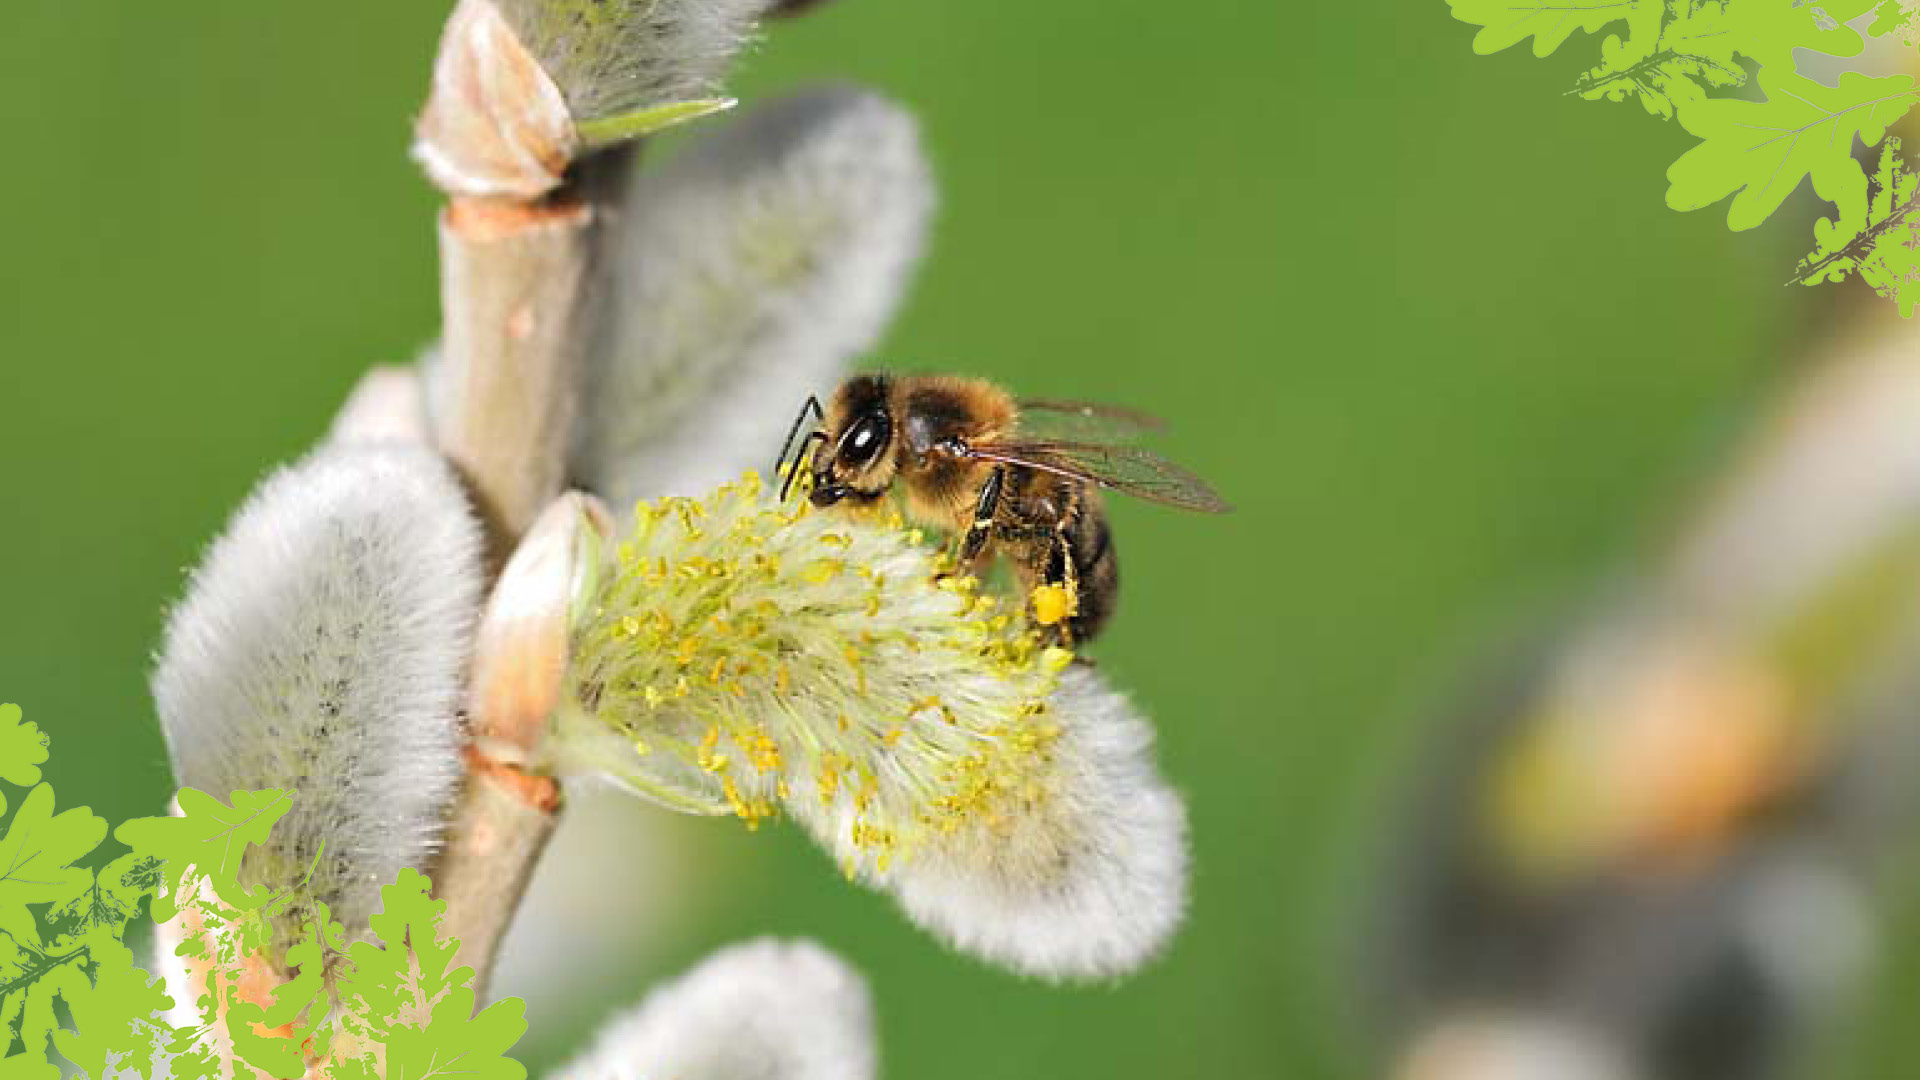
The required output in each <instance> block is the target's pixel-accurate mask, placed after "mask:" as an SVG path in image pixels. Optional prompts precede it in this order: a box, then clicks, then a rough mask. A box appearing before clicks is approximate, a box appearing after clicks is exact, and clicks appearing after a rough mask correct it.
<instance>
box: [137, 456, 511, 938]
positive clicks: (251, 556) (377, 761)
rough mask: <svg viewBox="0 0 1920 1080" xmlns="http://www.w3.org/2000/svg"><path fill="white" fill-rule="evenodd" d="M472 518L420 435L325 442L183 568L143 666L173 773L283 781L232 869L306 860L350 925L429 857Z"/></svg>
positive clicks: (460, 658) (468, 604)
mask: <svg viewBox="0 0 1920 1080" xmlns="http://www.w3.org/2000/svg"><path fill="white" fill-rule="evenodd" d="M479 596H480V534H479V526H478V524H477V523H476V522H475V520H474V518H473V515H472V513H471V512H470V510H469V509H468V506H467V502H466V499H465V497H464V495H463V494H462V492H461V490H460V487H459V485H458V483H457V482H456V481H455V479H454V477H453V474H452V472H451V471H450V470H449V469H448V468H447V466H446V465H445V464H444V463H442V461H441V460H440V459H439V458H438V457H437V456H436V455H434V454H433V453H432V452H430V451H428V450H426V449H424V448H421V447H416V446H404V445H399V444H390V445H342V444H333V445H328V446H324V447H322V448H321V449H319V450H317V451H315V452H314V453H313V454H312V455H310V456H309V457H307V458H306V459H304V460H302V461H300V462H299V463H297V464H294V465H292V466H290V467H288V468H285V469H282V470H281V471H279V472H278V473H275V474H274V475H273V476H270V477H269V478H267V480H266V481H265V482H263V483H262V484H261V485H260V487H259V488H258V489H257V490H256V491H255V492H254V494H253V495H252V496H251V497H250V498H249V499H248V500H247V502H246V504H245V505H244V506H242V507H241V509H240V511H239V512H238V513H237V514H236V515H235V517H234V519H233V521H232V522H231V524H230V525H229V526H228V528H227V530H226V533H225V534H224V535H222V536H221V537H220V538H219V539H218V540H217V541H215V542H214V544H213V546H212V547H211V549H209V551H208V552H207V555H206V558H205V561H204V562H203V563H202V565H201V567H200V568H199V569H198V570H197V571H196V572H195V573H194V575H193V578H192V582H191V584H190V585H189V587H188V590H187V596H186V598H185V599H184V600H183V601H181V603H180V604H179V606H178V607H176V608H175V609H174V611H173V613H172V615H171V617H170V618H169V620H168V624H167V630H166V640H165V642H164V644H163V645H162V647H161V651H160V657H159V664H158V666H157V668H156V670H155V672H154V676H153V693H154V699H155V701H156V703H157V705H158V707H159V712H160V720H161V724H162V726H163V727H164V729H165V732H166V737H167V746H168V751H169V754H170V756H171V757H172V761H173V769H174V775H175V777H176V778H177V779H178V781H179V783H180V784H181V785H182V786H185V787H192V788H197V789H199V790H202V791H205V792H208V793H210V794H213V795H215V796H217V797H219V798H221V799H225V798H226V797H227V796H228V794H229V793H230V792H232V791H234V790H238V789H246V790H259V789H267V788H291V789H293V790H294V791H295V792H296V797H295V799H294V803H293V809H292V810H291V811H290V812H289V813H288V814H287V816H286V817H285V818H283V819H281V821H280V823H279V824H278V825H276V826H275V828H274V830H273V834H272V839H271V844H270V846H269V847H268V848H267V849H266V850H264V851H256V852H253V853H252V854H250V856H249V858H248V861H247V863H246V864H245V865H244V866H243V868H242V876H243V880H246V881H248V882H250V883H255V882H264V883H268V884H272V885H274V886H277V887H285V886H287V885H291V884H293V883H294V882H296V881H298V880H300V879H301V877H303V876H304V875H305V874H306V872H307V868H308V867H309V865H311V864H312V863H313V860H314V858H315V856H316V854H317V853H319V851H320V849H321V845H322V844H323V843H324V845H325V855H324V857H322V858H321V859H320V862H319V864H318V868H317V869H316V870H315V871H314V876H313V880H312V883H311V886H310V888H311V892H312V895H313V896H314V897H315V898H316V899H318V900H320V901H322V902H324V903H326V904H327V905H328V906H329V908H330V909H331V910H332V913H333V915H334V918H335V919H336V920H338V921H339V922H340V923H341V924H342V925H343V926H345V927H346V928H347V930H348V932H349V933H355V932H358V931H359V930H362V929H364V928H365V926H366V924H367V918H368V916H369V915H370V914H371V913H372V912H373V911H375V910H376V909H377V907H378V904H379V888H380V886H381V885H383V884H390V883H391V882H392V881H393V880H394V878H395V876H396V875H397V874H398V872H399V871H400V870H401V869H402V868H403V867H418V866H420V865H422V864H423V863H424V862H425V861H426V858H427V856H428V854H429V853H430V852H431V851H432V849H433V846H434V844H435V842H436V840H437V837H438V832H439V828H440V820H441V815H442V812H443V809H444V807H445V805H446V803H447V801H448V800H449V799H450V797H451V795H452V792H453V790H454V785H455V782H456V780H457V778H458V776H459V773H460V766H459V751H458V745H459V730H458V725H457V714H458V709H459V706H460V702H461V695H462V692H463V675H464V671H465V668H466V661H467V653H468V649H469V646H470V639H471V636H472V630H473V623H474V619H475V615H476V610H477V608H478V605H479Z"/></svg>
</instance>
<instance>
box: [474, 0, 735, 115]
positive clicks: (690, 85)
mask: <svg viewBox="0 0 1920 1080" xmlns="http://www.w3.org/2000/svg"><path fill="white" fill-rule="evenodd" d="M497 3H498V6H499V9H500V13H501V14H502V15H503V16H505V17H506V20H507V23H508V25H510V26H512V27H513V29H514V32H515V33H516V34H517V35H518V36H519V38H520V42H521V44H522V45H524V46H525V47H526V50H527V52H528V53H529V54H531V55H532V56H533V57H534V59H535V60H537V61H539V63H540V66H541V68H542V69H544V70H545V71H546V73H547V75H548V77H550V78H552V79H553V81H554V84H555V85H556V86H558V87H559V88H560V93H561V94H562V95H563V96H564V97H565V98H566V100H567V107H568V108H569V109H570V110H571V111H572V113H573V118H574V120H575V122H585V121H592V120H599V119H604V118H607V117H611V116H617V115H620V114H622V113H628V112H632V111H635V110H638V109H647V108H653V107H655V106H659V105H667V104H672V103H675V102H681V101H688V100H692V99H695V98H702V97H706V96H708V95H709V94H711V93H713V92H714V91H715V90H716V89H718V87H719V84H720V80H721V78H722V77H724V76H725V74H726V71H727V68H728V67H729V66H730V65H731V64H732V62H733V58H734V56H735V55H736V54H738V53H739V51H740V49H741V48H742V46H744V45H745V44H746V41H747V39H748V37H749V36H750V34H751V33H752V30H753V24H754V21H755V20H756V19H758V18H759V17H760V14H761V12H762V11H763V10H765V8H766V7H767V0H497Z"/></svg>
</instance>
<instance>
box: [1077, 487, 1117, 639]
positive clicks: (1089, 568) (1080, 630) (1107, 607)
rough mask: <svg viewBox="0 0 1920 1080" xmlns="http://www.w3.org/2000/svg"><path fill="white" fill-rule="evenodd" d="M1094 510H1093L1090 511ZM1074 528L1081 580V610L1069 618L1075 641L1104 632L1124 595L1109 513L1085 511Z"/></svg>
mask: <svg viewBox="0 0 1920 1080" xmlns="http://www.w3.org/2000/svg"><path fill="white" fill-rule="evenodd" d="M1089 511H1091V512H1089ZM1078 524H1079V527H1078V528H1076V529H1075V530H1073V534H1072V543H1071V545H1070V550H1071V552H1072V555H1073V564H1074V569H1075V570H1076V571H1077V572H1078V577H1079V579H1080V581H1079V585H1080V590H1079V592H1080V595H1079V598H1078V599H1079V610H1077V611H1076V612H1075V613H1074V615H1073V618H1072V619H1070V620H1069V621H1068V627H1069V628H1070V629H1071V630H1072V632H1073V637H1074V640H1076V641H1087V640H1090V639H1091V638H1092V637H1093V636H1094V635H1095V634H1097V633H1099V632H1100V628H1101V627H1102V626H1104V625H1106V621H1107V619H1108V618H1109V617H1110V616H1111V615H1112V614H1113V608H1114V604H1115V602H1116V601H1117V600H1118V599H1119V597H1120V562H1119V559H1118V558H1117V557H1116V556H1115V554H1114V550H1113V528H1112V527H1111V526H1110V525H1108V524H1107V515H1106V514H1104V513H1101V512H1099V511H1098V510H1093V509H1092V508H1088V510H1083V511H1082V514H1081V517H1080V521H1079V523H1078Z"/></svg>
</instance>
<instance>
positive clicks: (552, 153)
mask: <svg viewBox="0 0 1920 1080" xmlns="http://www.w3.org/2000/svg"><path fill="white" fill-rule="evenodd" d="M417 134H418V141H417V144H416V157H418V158H419V159H420V161H421V162H422V164H423V165H424V166H425V167H426V170H427V173H428V175H429V176H430V177H431V178H432V179H433V180H434V182H435V183H436V184H437V185H438V186H439V187H440V188H441V189H442V190H443V191H445V192H446V193H447V194H448V195H449V196H450V203H449V205H448V207H447V208H446V210H445V211H444V212H443V213H442V215H441V220H440V254H441V306H442V315H443V319H444V329H443V338H442V349H443V352H442V355H441V359H440V367H439V370H438V372H437V374H436V379H437V385H436V388H435V393H434V399H435V408H434V434H435V438H436V441H437V442H438V444H439V446H440V448H441V450H442V451H443V452H444V453H445V454H446V455H447V457H448V458H449V459H450V460H451V461H452V462H453V463H454V465H455V466H456V467H457V468H458V469H459V470H460V472H461V475H462V476H463V477H464V478H465V480H466V482H467V484H468V485H469V488H470V490H471V492H472V494H473V496H474V501H475V504H476V506H477V507H478V508H479V511H480V513H481V516H482V519H483V520H484V521H485V523H486V526H487V531H488V538H489V554H490V565H491V566H492V568H493V569H494V571H495V572H496V573H497V572H498V570H499V568H500V567H501V566H502V565H504V564H505V562H506V560H507V559H508V557H509V556H510V555H511V554H512V552H513V550H514V548H515V547H516V546H517V545H518V543H519V542H520V540H521V538H522V537H523V536H524V535H525V533H526V531H527V529H528V527H529V526H530V525H531V524H532V523H533V521H534V519H535V517H536V516H537V515H538V514H539V513H540V511H541V510H542V509H543V508H544V507H545V506H546V505H547V504H548V503H550V502H551V501H553V500H554V499H555V498H556V497H557V496H559V495H560V494H561V489H562V485H563V483H564V480H565V467H566V455H567V451H568V449H569V447H570V445H571V443H572V437H573V423H574V416H575V412H576V403H575V400H574V396H575V393H576V387H577V386H578V384H579V378H578V372H579V367H580V363H581V356H582V353H583V351H584V343H585V340H586V338H587V335H588V328H589V326H590V323H591V310H590V308H591V304H592V296H591V293H592V289H591V288H590V280H591V272H590V268H591V264H592V262H593V249H594V245H595V241H596V235H595V234H596V229H597V222H598V216H597V215H596V214H595V212H594V209H593V207H592V206H591V205H590V204H589V203H587V202H586V201H584V200H583V199H581V198H580V197H578V196H576V195H574V194H572V193H570V192H569V191H568V190H567V189H566V185H565V177H566V173H567V169H568V167H569V165H570V164H571V163H572V160H573V158H574V156H575V155H576V154H577V153H578V152H579V145H578V142H577V140H576V139H575V138H574V135H573V125H572V121H571V119H570V118H569V117H568V115H567V112H566V105H565V102H564V100H563V98H562V96H561V94H560V92H559V90H558V88H557V87H556V86H555V85H554V84H553V82H552V81H551V80H550V79H548V78H547V76H546V75H545V73H544V72H543V71H542V70H541V68H540V67H539V65H538V64H537V63H535V61H534V60H533V58H532V57H531V56H530V55H528V53H527V52H526V50H525V49H524V48H523V47H522V46H521V44H520V42H519V41H518V39H517V38H516V37H515V36H514V34H513V32H512V30H511V29H510V28H509V27H508V26H507V24H506V21H505V20H504V19H503V18H502V17H501V16H500V13H499V12H498V10H497V9H496V8H495V7H494V5H493V4H492V3H491V2H489V0H462V2H461V4H460V5H459V6H458V7H457V8H456V9H455V11H454V14H453V16H452V18H451V19H450V20H449V21H448V24H447V30H446V33H445V35H444V36H443V38H442V40H441V46H440V55H439V57H438V59H437V61H436V63H435V69H434V80H433V91H432V95H431V97H430V99H429V101H428V103H427V106H426V108H425V110H424V111H423V112H422V114H421V119H420V123H419V126H418V129H417ZM544 721H545V718H544V717H530V716H528V715H526V714H525V713H524V712H519V711H515V710H501V709H492V708H488V707H487V706H486V704H485V703H484V702H478V703H476V707H474V708H472V709H471V710H470V713H469V722H470V724H471V726H472V730H471V734H472V736H473V739H472V745H471V747H470V749H469V751H468V753H467V765H468V776H467V783H466V784H465V786H464V788H463V791H462V793H461V796H460V798H459V801H458V802H457V803H456V805H455V808H454V812H453V815H452V818H451V821H450V823H449V830H448V834H447V843H446V847H445V848H444V849H443V851H442V853H441V855H440V858H439V860H438V865H437V866H436V867H435V868H434V873H433V875H432V876H433V878H434V881H435V892H436V894H437V895H438V896H439V897H440V898H441V899H442V900H444V901H446V903H447V911H446V915H445V922H444V926H445V928H446V931H447V932H448V934H449V935H450V936H451V937H454V938H457V939H458V940H459V941H460V952H459V956H458V959H457V962H458V963H460V964H463V965H468V966H471V967H472V968H473V969H474V970H475V971H476V973H477V978H476V984H477V987H478V988H479V989H481V991H482V992H483V993H484V987H485V983H486V980H487V978H488V976H489V974H490V972H491V970H492V967H493V962H494V957H495V954H496V953H497V951H498V949H499V945H500V941H501V938H502V937H503V936H504V935H505V933H506V930H507V927H508V925H509V924H510V923H511V921H512V917H513V912H514V911H515V909H516V908H517V907H518V906H519V903H520V899H521V896H522V895H523V893H524V892H525V889H526V884H527V881H528V880H529V878H530V877H531V876H532V872H533V867H534V865H535V863H536V862H538V860H539V857H540V853H541V851H542V850H543V849H544V848H545V846H546V843H547V840H548V838H549V837H551V835H552V833H553V829H554V826H555V825H556V824H557V822H558V813H559V809H560V791H559V788H558V785H557V783H556V782H555V781H554V780H553V779H552V778H551V777H549V776H545V775H542V774H539V773H535V772H533V771H530V770H528V769H527V768H525V767H524V763H525V762H527V761H529V760H532V758H533V752H534V751H535V750H536V749H537V743H538V739H539V737H540V733H541V730H542V728H543V725H544Z"/></svg>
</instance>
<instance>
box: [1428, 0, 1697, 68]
mask: <svg viewBox="0 0 1920 1080" xmlns="http://www.w3.org/2000/svg"><path fill="white" fill-rule="evenodd" d="M1449 5H1450V6H1451V7H1452V8H1453V17H1454V18H1456V19H1459V20H1460V21H1461V22H1467V23H1473V24H1475V25H1477V26H1481V27H1484V28H1485V29H1483V30H1481V31H1480V32H1479V33H1478V34H1475V35H1474V38H1473V51H1474V52H1477V53H1496V52H1499V51H1500V50H1501V49H1504V48H1506V47H1508V46H1510V45H1515V44H1518V43H1519V42H1522V41H1525V40H1526V39H1528V38H1532V39H1533V55H1535V56H1545V55H1547V54H1548V53H1551V52H1552V51H1553V50H1555V49H1557V48H1559V47H1560V46H1561V45H1562V44H1563V43H1565V42H1566V40H1567V39H1568V38H1569V37H1572V36H1573V35H1574V34H1575V33H1576V32H1582V31H1584V32H1586V33H1589V34H1591V33H1593V32H1594V31H1595V30H1598V29H1600V28H1601V27H1603V26H1606V25H1607V24H1608V23H1612V22H1618V21H1619V20H1621V19H1625V18H1629V17H1630V16H1633V15H1635V14H1637V13H1646V12H1649V11H1650V12H1653V13H1654V14H1656V15H1657V14H1658V13H1659V11H1660V9H1661V7H1662V6H1663V5H1662V0H1449Z"/></svg>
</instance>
